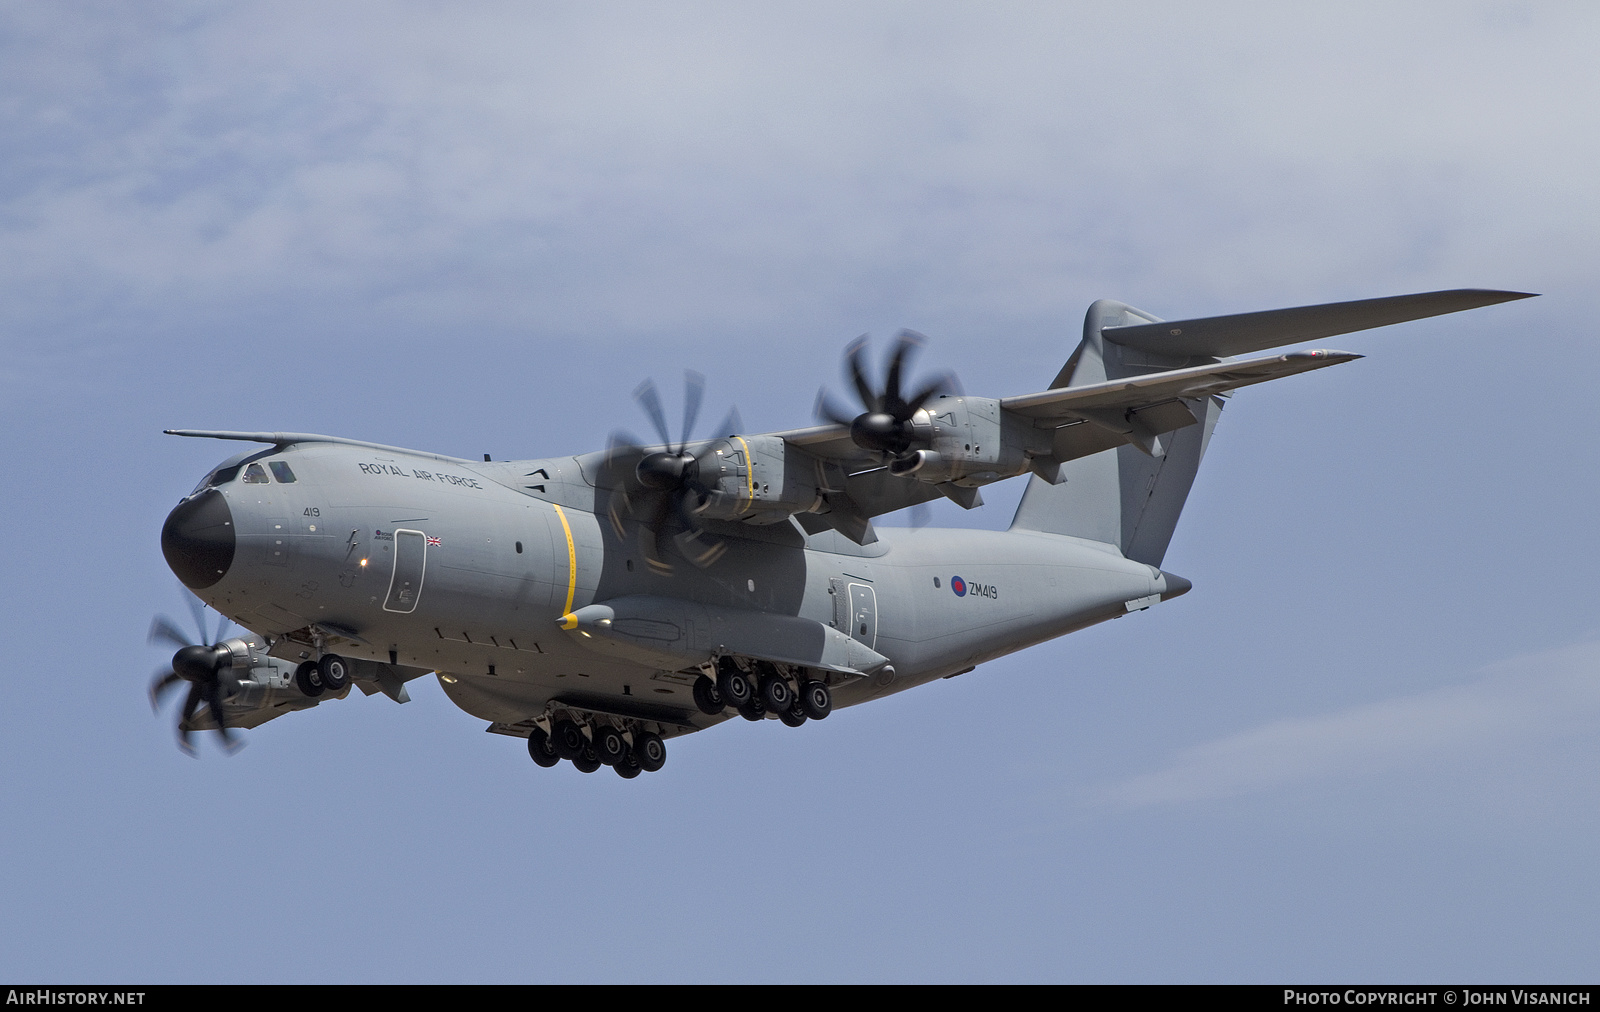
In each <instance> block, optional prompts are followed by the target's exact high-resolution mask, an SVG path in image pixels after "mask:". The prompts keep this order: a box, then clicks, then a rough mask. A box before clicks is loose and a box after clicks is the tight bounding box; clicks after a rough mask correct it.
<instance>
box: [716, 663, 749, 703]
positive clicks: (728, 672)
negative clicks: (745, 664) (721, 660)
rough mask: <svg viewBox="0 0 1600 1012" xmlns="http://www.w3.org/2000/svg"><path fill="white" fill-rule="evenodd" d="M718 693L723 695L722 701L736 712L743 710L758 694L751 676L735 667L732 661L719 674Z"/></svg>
mask: <svg viewBox="0 0 1600 1012" xmlns="http://www.w3.org/2000/svg"><path fill="white" fill-rule="evenodd" d="M717 691H718V692H720V693H722V701H723V702H724V703H726V704H728V705H729V706H731V707H733V708H734V709H735V710H743V709H744V708H745V706H746V705H748V704H749V702H750V700H751V699H753V698H754V697H755V694H756V690H755V686H753V685H751V684H750V676H749V675H747V674H745V673H744V672H743V671H740V670H739V669H738V668H736V667H734V666H733V662H732V661H729V662H728V663H726V664H724V665H723V666H722V670H720V671H718V672H717Z"/></svg>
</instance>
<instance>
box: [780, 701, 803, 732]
mask: <svg viewBox="0 0 1600 1012" xmlns="http://www.w3.org/2000/svg"><path fill="white" fill-rule="evenodd" d="M778 719H779V720H781V721H783V722H784V723H785V724H787V725H789V726H790V727H799V726H800V725H801V724H804V723H805V722H806V712H805V711H804V710H802V709H801V708H800V704H799V703H798V702H796V703H795V704H794V705H793V706H791V707H789V708H788V709H787V710H784V711H783V712H782V713H780V714H778Z"/></svg>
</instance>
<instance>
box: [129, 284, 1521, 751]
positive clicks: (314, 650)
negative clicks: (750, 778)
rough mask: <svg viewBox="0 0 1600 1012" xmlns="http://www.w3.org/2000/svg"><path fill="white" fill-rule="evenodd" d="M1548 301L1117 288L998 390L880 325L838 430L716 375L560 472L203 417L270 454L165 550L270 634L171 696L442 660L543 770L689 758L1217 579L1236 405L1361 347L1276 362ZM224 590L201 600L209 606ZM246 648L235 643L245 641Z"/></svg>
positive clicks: (253, 707)
mask: <svg viewBox="0 0 1600 1012" xmlns="http://www.w3.org/2000/svg"><path fill="white" fill-rule="evenodd" d="M1524 297H1526V296H1525V295H1524V294H1523V293H1517V292H1498V291H1485V290H1477V289H1462V290H1455V291H1445V292H1430V293H1425V294H1419V295H1402V296H1397V297H1393V298H1384V299H1370V300H1364V301H1359V302H1344V303H1334V304H1329V305H1321V306H1305V307H1300V308H1295V309H1282V310H1272V311H1268V312H1261V313H1248V314H1243V315H1238V316H1224V317H1213V318H1207V319H1194V320H1182V321H1172V322H1169V321H1161V320H1159V319H1157V318H1156V317H1154V316H1151V315H1149V314H1148V313H1144V312H1141V311H1140V310H1137V309H1133V308H1131V307H1129V306H1125V305H1122V304H1121V303H1117V302H1110V301H1100V302H1096V303H1095V304H1094V305H1093V306H1091V307H1090V309H1089V313H1088V317H1087V319H1086V320H1085V321H1084V328H1083V339H1082V341H1081V342H1080V343H1079V344H1078V346H1077V348H1076V350H1074V351H1073V352H1072V353H1071V356H1070V357H1069V358H1067V360H1066V364H1065V365H1064V366H1062V367H1061V369H1060V370H1059V372H1057V373H1056V375H1055V377H1054V379H1053V380H1051V381H1050V382H1049V383H1048V384H1045V385H1044V389H1042V390H1040V391H1039V392H1037V393H1027V394H1022V395H1020V396H1014V397H1002V398H997V399H996V398H987V397H974V396H967V395H962V394H959V393H956V392H954V391H953V390H952V389H951V388H950V385H949V384H948V383H946V382H945V381H943V380H935V381H931V382H926V383H924V384H922V385H920V386H916V385H913V384H909V383H907V382H906V376H905V370H906V365H907V360H908V352H909V351H910V349H911V347H912V342H911V340H910V338H909V337H907V336H904V335H903V336H902V338H901V339H900V341H899V342H898V344H897V345H896V346H895V347H894V349H893V350H892V352H891V353H890V355H889V357H888V360H887V366H886V369H885V371H884V374H883V377H882V380H881V383H879V384H874V382H873V381H872V380H870V379H869V377H868V375H867V370H866V368H865V367H864V364H863V359H864V357H865V356H864V354H863V349H862V346H861V344H859V343H858V344H856V345H855V346H853V347H852V348H851V349H850V350H849V353H848V356H847V362H848V367H849V368H848V372H849V375H850V378H851V382H852V385H853V386H854V388H855V393H856V394H857V396H858V397H859V399H860V401H861V407H862V410H860V411H858V412H852V411H846V410H843V409H841V408H839V407H838V406H837V405H836V404H835V403H834V402H833V401H832V400H830V399H828V398H827V397H821V398H819V401H818V414H819V415H820V416H821V418H822V419H823V420H824V424H821V425H816V426H813V427H809V428H802V429H794V430H791V431H787V432H772V433H765V434H760V435H755V434H749V433H744V432H742V431H740V429H741V426H740V425H739V424H738V422H737V420H736V416H730V420H729V421H728V422H727V423H725V424H724V425H722V426H721V427H719V428H718V430H717V431H716V432H715V433H713V435H712V438H702V439H692V438H691V433H692V430H693V428H694V422H695V418H696V415H697V413H698V410H699V403H700V399H701V398H700V391H701V385H700V383H699V382H698V380H697V379H695V378H693V377H691V381H690V383H689V386H688V388H687V391H686V397H685V410H684V419H683V425H682V429H681V432H680V434H679V436H678V438H677V439H673V438H671V436H670V434H669V431H668V425H667V422H666V418H665V414H664V412H663V410H662V407H661V404H660V400H659V398H658V397H657V395H656V392H655V389H654V387H653V386H651V385H649V384H646V385H645V386H643V387H641V388H640V389H639V391H638V392H637V395H636V396H637V397H638V399H639V401H640V403H641V404H642V405H643V407H644V408H645V410H646V413H647V414H648V415H649V416H650V418H651V420H652V422H653V425H654V428H655V430H656V432H657V435H658V437H659V443H656V444H654V445H638V444H637V443H635V442H634V441H632V440H629V439H614V440H613V442H612V445H611V446H610V447H609V448H608V449H606V450H601V451H596V452H593V453H588V454H584V455H580V456H567V457H549V458H543V459H537V460H517V461H494V462H491V461H489V460H488V459H487V458H486V459H485V460H483V461H481V462H480V461H469V460H462V459H458V458H454V457H445V456H440V455H437V454H432V453H425V452H419V451H415V450H405V449H399V448H396V447H392V446H383V445H379V444H376V443H366V442H361V441H359V440H354V439H342V438H338V437H333V436H319V435H309V434H304V433H290V432H200V431H192V430H169V431H171V432H172V433H173V434H174V435H180V436H201V437H209V438H214V439H232V440H243V441H246V442H254V443H264V444H268V445H267V446H266V448H265V449H258V450H254V451H252V452H247V453H244V454H240V455H238V456H235V457H232V458H230V459H228V460H227V461H224V462H223V463H222V464H220V465H219V466H218V467H216V468H215V469H214V470H213V471H211V472H210V473H209V474H207V475H206V476H205V477H204V478H203V479H202V480H201V482H200V483H199V485H198V486H196V487H195V490H194V491H193V492H191V493H190V494H189V495H187V496H185V497H184V498H183V500H182V501H181V502H180V503H179V504H178V506H177V507H176V508H175V509H174V510H173V511H172V513H171V515H170V516H169V517H168V518H167V521H166V525H165V527H164V528H163V529H162V532H161V547H162V551H163V552H164V554H165V556H166V559H167V562H168V564H169V565H170V566H171V567H172V569H173V571H174V572H175V573H177V575H178V577H179V579H181V580H182V581H183V583H184V584H185V585H186V586H188V587H189V588H190V589H191V590H193V591H194V593H195V594H196V595H198V597H199V598H200V599H202V600H204V601H205V602H206V603H207V604H209V605H211V606H212V607H213V608H215V609H217V610H218V611H219V612H221V613H222V614H223V615H224V616H226V617H227V618H228V619H231V620H232V621H233V622H235V623H237V624H238V625H239V626H241V627H243V628H244V629H246V630H248V631H249V635H241V636H236V637H233V638H229V639H221V640H220V641H218V642H215V643H212V642H210V641H209V640H208V638H207V637H206V635H205V632H204V628H203V626H202V632H201V639H202V640H205V641H206V642H202V643H197V644H191V643H189V642H188V641H187V640H186V639H185V637H184V636H183V634H181V633H180V632H178V630H177V629H176V627H175V626H174V625H173V624H172V623H171V622H168V621H166V620H164V619H158V620H157V621H156V624H155V626H154V628H153V629H152V637H153V638H155V639H160V640H163V641H166V642H168V643H170V644H172V645H174V646H177V647H178V648H179V649H178V651H177V653H176V654H175V655H174V656H173V659H172V665H171V669H170V670H166V671H163V672H162V673H161V674H159V675H158V676H157V678H156V681H155V683H154V684H153V685H152V686H151V696H152V701H155V700H157V699H158V698H159V697H160V696H161V695H163V694H164V693H166V692H167V691H168V690H169V689H172V688H176V687H178V686H179V684H180V683H183V682H187V683H188V694H187V697H186V699H185V701H184V703H183V708H182V715H181V717H180V719H179V723H178V729H179V735H180V740H181V741H182V743H183V744H184V746H185V748H188V747H189V737H190V734H191V733H192V732H193V731H197V730H204V729H211V730H216V731H218V732H219V733H220V734H221V735H222V737H223V739H224V741H225V743H229V744H231V743H232V741H233V736H232V734H231V732H230V730H229V729H230V728H250V727H255V726H257V725H259V724H261V723H263V722H265V721H268V720H271V719H273V718H274V717H278V716H281V715H283V714H285V713H288V712H290V711H293V710H303V709H306V708H308V707H312V706H316V705H318V704H319V703H321V702H324V701H326V700H329V699H334V698H344V697H345V696H347V695H348V694H349V691H350V689H351V688H352V687H357V688H360V689H361V690H362V691H363V692H365V693H367V694H368V695H372V694H375V693H379V692H381V693H384V694H385V695H387V696H389V698H391V699H394V700H396V701H398V702H402V703H403V702H406V700H407V698H408V697H407V692H406V683H408V682H409V681H411V680H412V679H415V678H419V677H421V676H423V675H427V674H435V675H436V676H437V678H438V680H439V684H440V686H441V687H442V688H443V690H444V693H445V695H447V696H448V697H449V698H450V699H451V700H452V701H453V702H454V703H455V704H456V705H457V706H459V707H461V708H462V709H463V710H466V711H467V712H468V713H471V714H473V715H475V716H477V717H479V718H481V719H483V720H485V721H488V722H489V730H490V731H493V732H496V733H499V734H505V735H512V736H516V737H521V738H526V739H527V744H528V751H529V753H530V754H531V755H532V757H533V760H534V761H535V762H536V763H538V764H539V765H541V766H553V765H555V764H557V763H558V762H560V761H561V760H562V759H566V760H570V761H571V762H572V764H573V765H574V766H576V767H577V768H578V769H580V770H583V771H585V772H592V771H594V770H597V769H598V768H599V767H600V766H601V765H609V766H611V767H612V768H614V769H615V770H616V771H617V772H618V773H619V774H621V775H622V776H624V777H633V776H637V775H638V774H639V772H640V771H642V770H643V771H653V770H657V769H660V768H661V766H662V764H663V762H664V761H665V759H666V744H665V743H666V740H667V739H670V738H672V737H674V736H677V735H682V734H687V733H690V732H693V731H700V730H704V729H706V728H709V727H712V726H713V725H715V724H718V723H720V722H721V721H724V720H727V719H729V718H730V717H732V716H735V715H738V716H743V717H745V718H747V719H749V720H760V719H762V718H764V717H770V718H775V719H777V720H780V721H782V722H783V723H784V724H787V725H789V726H791V727H793V726H798V725H801V724H804V723H805V722H806V721H808V720H820V719H822V718H824V717H826V716H828V714H829V713H830V712H831V711H832V710H833V709H835V708H837V707H843V706H853V705H855V704H858V703H865V702H868V701H870V700H873V699H876V698H879V697H881V696H884V695H888V694H890V693H895V692H900V691H902V690H904V689H909V688H912V687H914V686H917V685H921V684H923V683H926V682H929V681H931V680H933V679H937V678H944V677H948V676H951V675H956V674H961V673H964V672H967V671H970V670H972V668H973V667H974V666H976V665H978V664H982V663H983V662H985V661H987V660H991V659H993V658H996V657H999V656H1002V655H1004V654H1008V653H1011V652H1013V651H1016V650H1021V649H1022V648H1024V647H1027V646H1030V645H1032V644H1035V643H1040V642H1043V641H1045V640H1048V639H1052V638H1054V637H1057V636H1061V635H1064V634H1066V633H1069V632H1073V631H1075V630H1078V629H1082V628H1085V627H1086V626H1090V625H1094V624H1095V623H1098V622H1104V621H1106V620H1108V619H1112V618H1117V617H1120V616H1122V615H1126V614H1128V613H1130V612H1136V611H1141V610H1143V609H1146V608H1149V607H1151V606H1152V605H1155V604H1157V603H1159V602H1162V601H1166V600H1169V599H1171V598H1173V597H1176V596H1178V595H1180V594H1183V593H1185V592H1186V591H1188V590H1189V586H1190V584H1189V581H1188V580H1185V579H1184V578H1182V577H1180V576H1176V575H1174V574H1172V573H1168V572H1165V571H1163V570H1162V568H1161V565H1162V560H1163V558H1164V556H1165V555H1166V551H1167V545H1168V542H1169V541H1170V540H1171V538H1172V533H1173V529H1174V526H1175V525H1176V524H1177V521H1178V515H1179V512H1180V511H1181V510H1182V508H1183V504H1184V500H1185V498H1186V497H1187V496H1188V494H1189V488H1190V485H1191V484H1192V482H1193V480H1194V477H1195V471H1196V469H1197V468H1198V466H1199V464H1200V460H1201V457H1202V456H1203V455H1204V454H1205V450H1206V444H1207V443H1208V441H1209V440H1210V438H1211V434H1212V430H1213V428H1214V427H1215V426H1216V423H1217V418H1218V416H1219V415H1220V414H1221V412H1222V409H1223V405H1224V404H1225V403H1226V399H1227V398H1228V397H1229V396H1230V395H1231V391H1233V390H1235V389H1236V388H1239V387H1244V386H1249V385H1251V384H1255V383H1261V382H1264V381H1266V380H1272V379H1279V378H1281V377H1285V376H1290V375H1293V374H1295V373H1302V372H1307V371H1309V370H1313V369H1321V368H1324V367H1326V366H1331V365H1337V364H1339V363H1341V362H1348V361H1350V360H1351V359H1354V358H1358V357H1360V356H1358V355H1352V354H1348V353H1345V352H1336V351H1295V352H1290V353H1286V354H1274V355H1268V356H1264V357H1263V356H1256V357H1250V356H1253V355H1256V353H1258V352H1262V351H1266V350H1267V349H1271V348H1277V347H1282V346H1285V345H1290V344H1300V343H1302V342H1307V341H1314V340H1320V339H1322V338H1325V337H1330V336H1333V335H1335V334H1344V333H1349V332H1352V331H1358V330H1365V329H1368V328H1372V327H1379V326H1385V325H1388V324H1393V323H1400V322H1404V321H1407V320H1416V319H1421V318H1423V317H1428V316H1436V315H1440V314H1443V313H1453V312H1457V311H1459V310H1464V309H1472V308H1476V307H1480V306H1488V305H1492V304H1495V303H1499V302H1506V301H1509V300H1512V299H1518V298H1524ZM1024 476H1025V477H1026V480H1027V482H1028V487H1027V490H1026V492H1025V493H1024V494H1023V496H1022V501H1021V504H1020V505H1019V506H1018V508H1017V512H1016V516H1015V518H1014V519H1013V520H1012V522H1011V525H1010V529H1009V530H1006V531H986V530H933V529H924V530H921V531H917V532H915V534H914V535H913V534H912V532H909V531H907V530H904V529H889V528H885V529H883V530H876V529H874V527H873V524H872V519H873V518H874V517H876V516H880V515H882V514H885V513H890V512H893V511H896V510H901V509H905V508H907V507H913V506H916V505H918V504H922V503H926V502H929V501H931V500H934V499H937V498H940V497H944V498H948V499H951V500H954V501H955V502H957V503H959V504H960V505H962V506H964V507H966V508H968V509H971V508H974V507H976V506H978V505H980V504H981V502H982V500H981V498H980V494H979V490H980V488H982V487H983V486H985V485H988V484H990V483H992V482H997V481H1003V480H1006V479H1009V478H1018V477H1024ZM199 617H200V616H199V613H198V605H197V620H198V618H199ZM217 635H218V636H220V635H221V631H220V630H219V631H218V633H217Z"/></svg>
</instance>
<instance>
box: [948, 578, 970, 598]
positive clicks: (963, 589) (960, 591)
mask: <svg viewBox="0 0 1600 1012" xmlns="http://www.w3.org/2000/svg"><path fill="white" fill-rule="evenodd" d="M950 589H951V590H953V591H955V592H956V596H957V597H966V596H967V581H965V580H963V579H962V578H961V577H959V576H952V577H950Z"/></svg>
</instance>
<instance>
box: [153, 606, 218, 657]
mask: <svg viewBox="0 0 1600 1012" xmlns="http://www.w3.org/2000/svg"><path fill="white" fill-rule="evenodd" d="M200 635H202V636H204V635H205V632H204V631H202V632H201V634H200ZM149 639H150V642H151V643H152V644H154V643H156V642H158V641H164V642H166V643H170V644H171V645H173V646H175V647H177V648H178V649H179V650H182V649H183V648H184V647H190V646H194V645H195V644H194V641H193V640H191V639H189V637H187V636H185V635H184V634H183V633H181V632H179V631H178V627H177V626H175V625H173V624H172V620H171V619H169V618H167V617H166V616H165V615H157V616H156V617H155V619H154V620H153V621H152V622H151V623H150V637H149Z"/></svg>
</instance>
